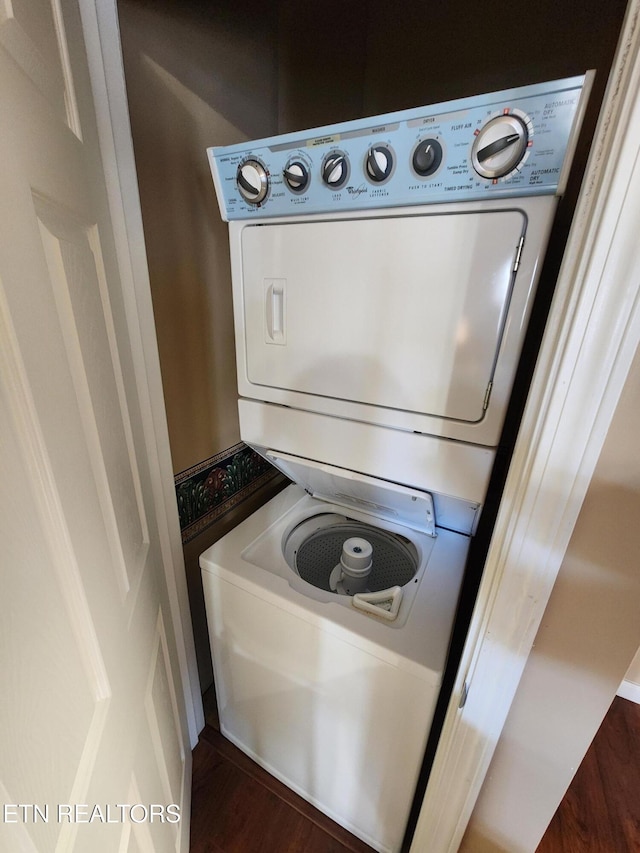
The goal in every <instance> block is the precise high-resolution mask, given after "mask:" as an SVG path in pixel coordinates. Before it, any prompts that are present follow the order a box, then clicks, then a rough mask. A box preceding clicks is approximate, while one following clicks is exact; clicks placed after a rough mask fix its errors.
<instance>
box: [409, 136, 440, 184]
mask: <svg viewBox="0 0 640 853" xmlns="http://www.w3.org/2000/svg"><path fill="white" fill-rule="evenodd" d="M440 163H442V145H440V143H439V142H438V140H437V139H422V140H420V142H418V144H417V145H416V147H415V148H414V149H413V157H412V158H411V165H412V166H413V171H414V172H415V173H416V175H420V177H421V178H428V177H429V176H430V175H433V174H434V173H435V172H437V171H438V169H439V168H440Z"/></svg>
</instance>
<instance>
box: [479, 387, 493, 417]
mask: <svg viewBox="0 0 640 853" xmlns="http://www.w3.org/2000/svg"><path fill="white" fill-rule="evenodd" d="M492 388H493V382H489V384H488V385H487V390H486V392H485V395H484V402H483V403H482V411H483V412H486V411H487V409H488V408H489V398H490V397H491V389H492Z"/></svg>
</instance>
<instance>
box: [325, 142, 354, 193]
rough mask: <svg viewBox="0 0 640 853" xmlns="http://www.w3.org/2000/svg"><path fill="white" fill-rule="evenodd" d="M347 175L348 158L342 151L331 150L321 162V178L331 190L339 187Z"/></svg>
mask: <svg viewBox="0 0 640 853" xmlns="http://www.w3.org/2000/svg"><path fill="white" fill-rule="evenodd" d="M348 177H349V160H348V159H347V155H346V154H345V153H344V152H343V151H331V152H330V153H329V154H327V156H326V157H325V158H324V161H323V163H322V180H323V181H324V183H325V184H326V185H327V186H328V187H329V188H330V189H332V190H337V189H340V187H342V186H344V185H345V184H346V182H347V178H348Z"/></svg>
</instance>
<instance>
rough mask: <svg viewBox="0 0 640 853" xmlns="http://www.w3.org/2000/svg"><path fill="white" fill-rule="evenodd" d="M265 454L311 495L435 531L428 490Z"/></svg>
mask: <svg viewBox="0 0 640 853" xmlns="http://www.w3.org/2000/svg"><path fill="white" fill-rule="evenodd" d="M265 455H266V457H267V459H268V460H269V462H271V463H272V464H273V465H275V466H276V468H279V469H280V470H281V471H282V473H283V474H286V476H287V477H289V479H290V480H294V481H295V482H296V483H298V485H300V486H302V488H303V489H305V490H306V491H307V492H308V493H309V494H310V495H312V496H313V497H314V498H320V499H321V500H324V501H329V502H330V503H336V504H340V505H341V506H344V507H351V508H352V509H357V510H360V511H361V512H367V513H369V514H370V515H375V516H378V517H379V518H385V519H387V520H389V521H396V522H398V523H399V524H404V525H406V526H407V527H411V528H412V529H413V530H420V531H422V532H423V533H427V534H428V535H429V536H435V535H436V530H435V526H436V520H435V512H434V509H433V498H432V497H431V495H430V494H429V492H421V491H418V489H410V488H408V487H407V486H400V485H398V484H397V483H391V482H389V481H388V480H378V479H376V478H375V477H368V476H367V475H366V474H358V473H357V472H356V471H349V470H347V469H346V468H336V467H335V466H334V465H326V464H324V463H322V462H315V461H314V460H313V459H305V458H303V457H300V456H290V455H289V454H288V453H279V452H278V451H276V450H267V451H266V454H265Z"/></svg>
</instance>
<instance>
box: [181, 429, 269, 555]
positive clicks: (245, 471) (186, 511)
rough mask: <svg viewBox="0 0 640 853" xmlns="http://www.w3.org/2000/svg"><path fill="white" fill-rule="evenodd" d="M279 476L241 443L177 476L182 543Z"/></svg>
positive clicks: (264, 461)
mask: <svg viewBox="0 0 640 853" xmlns="http://www.w3.org/2000/svg"><path fill="white" fill-rule="evenodd" d="M278 475H279V472H278V471H277V470H276V469H275V468H274V467H273V466H272V465H270V464H269V463H268V462H267V461H266V459H263V457H262V456H260V454H258V453H256V451H255V450H253V449H252V448H251V447H247V445H246V444H244V442H242V441H241V442H238V444H234V445H233V446H232V447H229V448H227V449H226V450H222V451H220V452H219V453H216V454H215V455H214V456H211V457H210V458H209V459H205V460H204V461H202V462H198V464H197V465H193V466H192V467H191V468H187V469H186V470H185V471H181V472H180V473H179V474H176V476H175V486H176V498H177V501H178V513H179V515H180V530H181V532H182V544H183V545H186V543H187V542H190V541H191V540H192V539H194V538H195V537H196V536H198V535H199V534H200V533H202V532H203V531H205V530H206V529H207V528H208V527H210V526H211V525H212V524H214V523H215V522H216V521H218V519H219V518H221V517H222V516H223V515H226V513H227V512H229V511H230V510H231V509H233V508H234V507H236V506H238V504H241V503H242V502H243V501H245V500H246V499H247V498H248V497H250V496H251V495H252V494H254V492H256V491H257V490H258V489H259V488H261V487H262V486H264V485H266V484H267V483H269V482H271V480H273V479H274V478H275V477H277V476H278Z"/></svg>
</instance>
